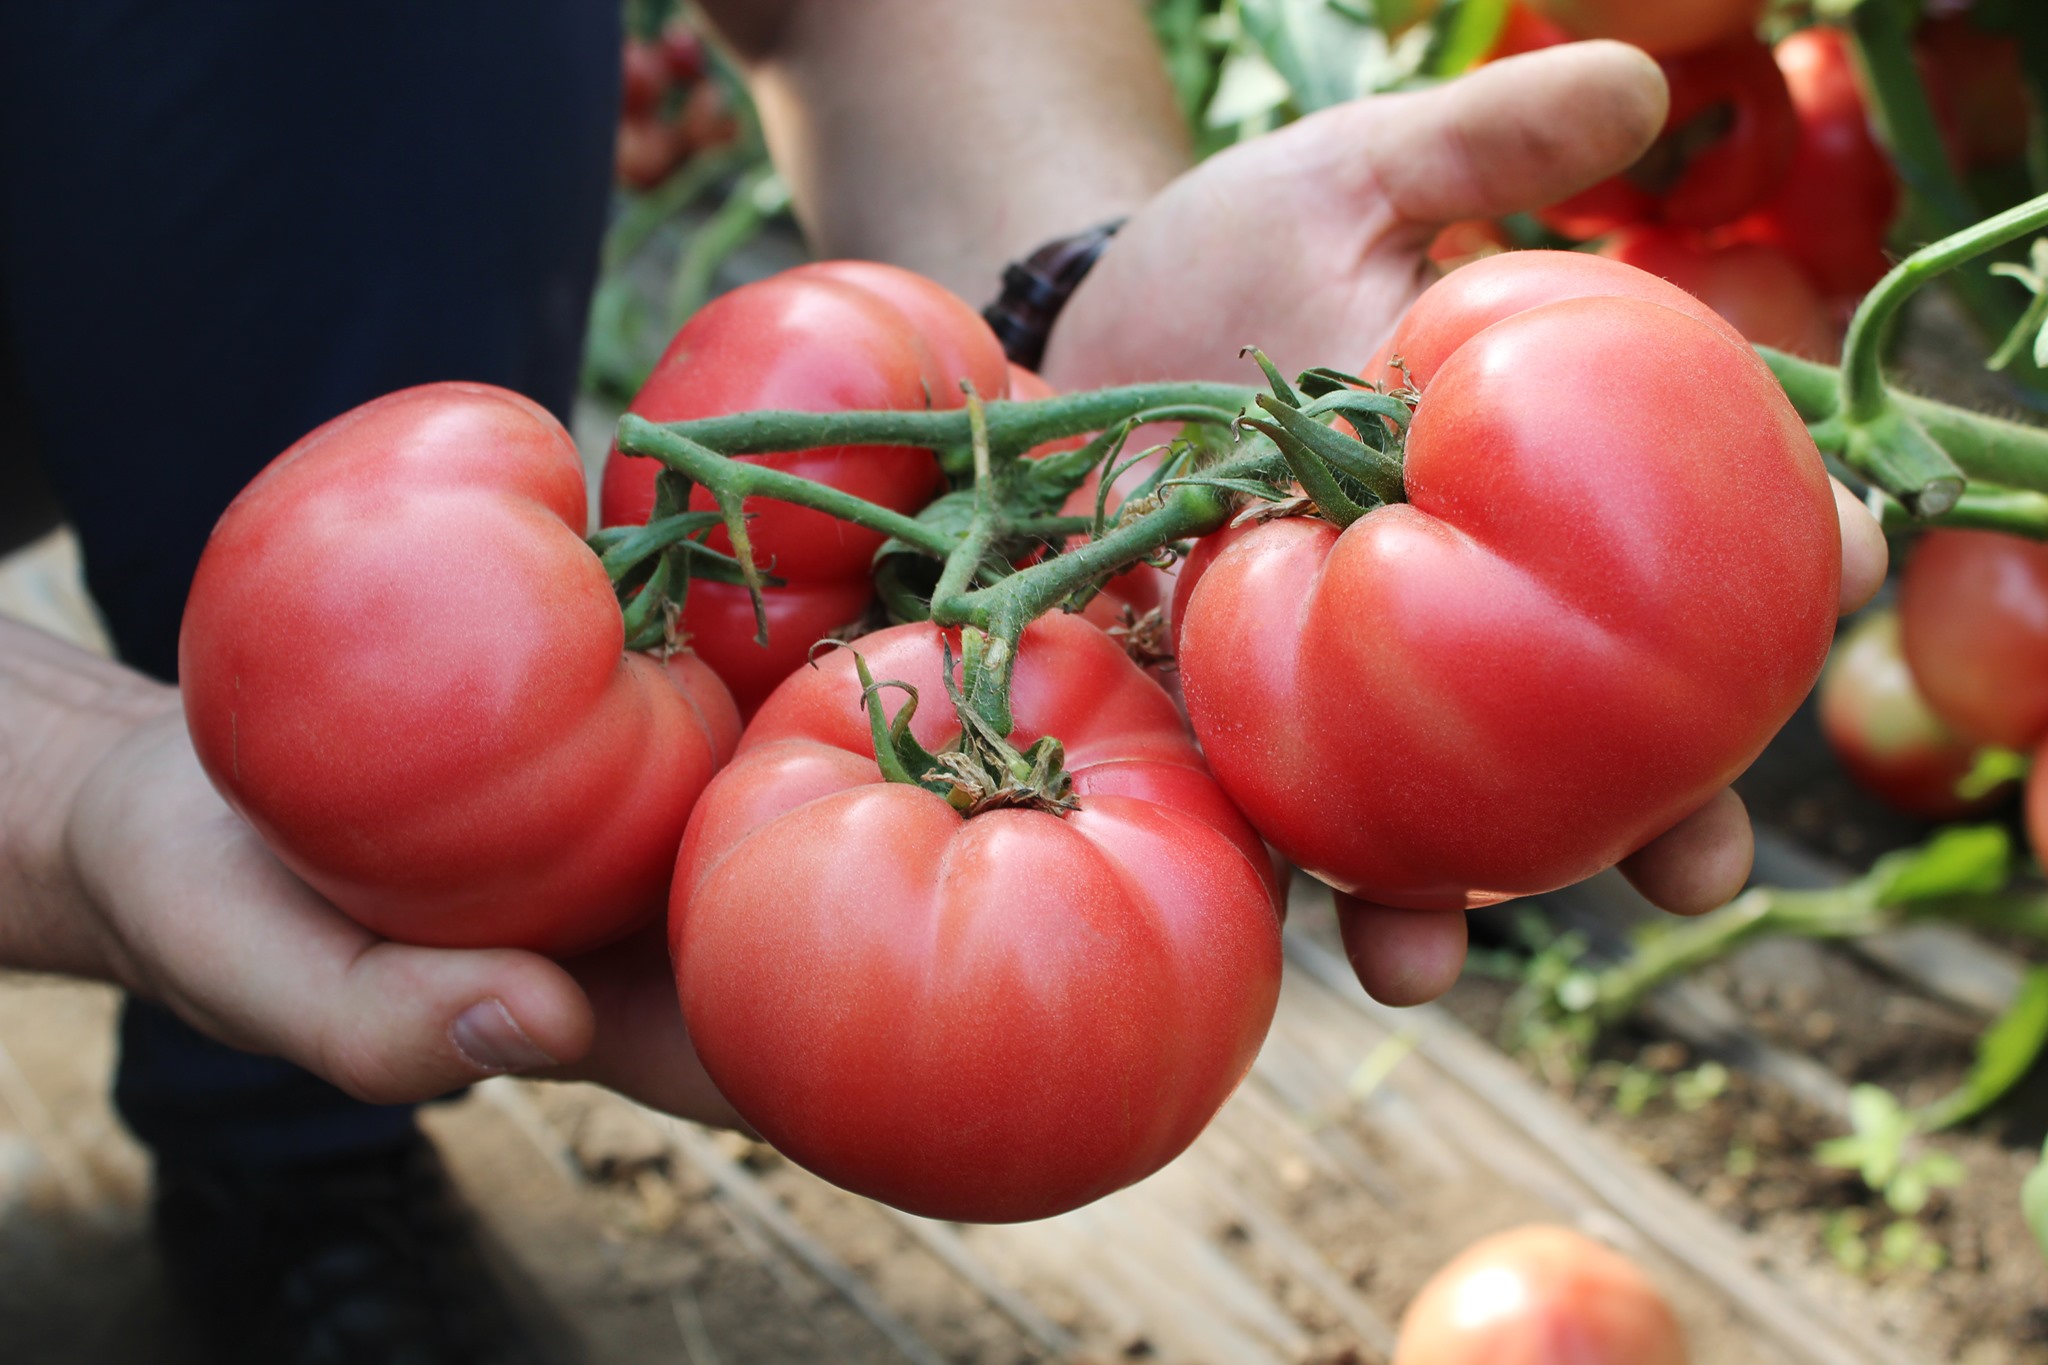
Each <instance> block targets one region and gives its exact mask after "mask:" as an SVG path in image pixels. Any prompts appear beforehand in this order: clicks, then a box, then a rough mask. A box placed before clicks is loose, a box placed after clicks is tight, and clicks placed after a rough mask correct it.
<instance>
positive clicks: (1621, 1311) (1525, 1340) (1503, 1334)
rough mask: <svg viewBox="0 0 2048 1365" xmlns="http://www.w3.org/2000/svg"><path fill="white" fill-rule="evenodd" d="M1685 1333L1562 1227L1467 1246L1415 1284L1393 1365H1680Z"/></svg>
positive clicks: (1632, 1274) (1645, 1291) (1627, 1270)
mask: <svg viewBox="0 0 2048 1365" xmlns="http://www.w3.org/2000/svg"><path fill="white" fill-rule="evenodd" d="M1686 1359H1687V1356H1686V1350H1685V1333H1684V1331H1683V1329H1682V1328H1680V1327H1679V1325H1678V1318H1677V1317H1676V1315H1674V1314H1673V1313H1672V1311H1671V1305H1670V1304H1669V1303H1668V1302H1666V1301H1665V1298H1664V1296H1663V1294H1662V1293H1660V1292H1659V1291H1658V1289H1657V1286H1656V1285H1655V1284H1654V1283H1652V1282H1651V1280H1650V1277H1649V1276H1647V1275H1645V1274H1644V1273H1643V1272H1642V1270H1641V1269H1639V1268H1638V1267H1637V1266H1636V1265H1635V1263H1634V1262H1632V1261H1630V1260H1629V1259H1628V1258H1626V1257H1625V1256H1622V1255H1621V1254H1620V1253H1618V1252H1615V1251H1610V1250H1609V1249H1608V1248H1606V1247H1604V1246H1602V1245H1600V1243H1598V1242H1595V1241H1593V1240H1592V1239H1591V1238H1589V1237H1584V1236H1581V1235H1580V1234H1579V1233H1576V1232H1573V1231H1572V1230H1571V1229H1569V1228H1559V1227H1526V1228H1517V1229H1515V1230H1514V1231H1512V1232H1503V1233H1500V1234H1498V1235H1496V1236H1493V1237H1489V1238H1487V1239H1486V1240H1484V1241H1482V1242H1478V1243H1475V1244H1474V1245H1473V1246H1471V1247H1470V1248H1468V1249H1467V1250H1466V1251H1465V1252H1464V1253H1463V1254H1462V1255H1460V1256H1459V1257H1458V1258H1457V1259H1456V1260H1454V1261H1452V1262H1451V1263H1450V1264H1449V1265H1447V1266H1445V1267H1444V1268H1443V1269H1442V1270H1440V1271H1438V1272H1437V1273H1436V1274H1435V1276H1433V1277H1432V1278H1431V1279H1430V1281H1429V1283H1428V1284H1426V1285H1424V1286H1423V1287H1422V1292H1421V1293H1420V1294H1418V1295H1416V1296H1415V1301H1414V1302H1413V1303H1411V1304H1410V1305H1409V1306H1408V1312H1407V1313H1406V1314H1405V1315H1404V1316H1403V1317H1402V1319H1401V1341H1400V1345H1399V1346H1398V1347H1396V1348H1395V1351H1394V1365H1686Z"/></svg>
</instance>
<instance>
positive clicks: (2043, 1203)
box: [2020, 1146, 2048, 1256]
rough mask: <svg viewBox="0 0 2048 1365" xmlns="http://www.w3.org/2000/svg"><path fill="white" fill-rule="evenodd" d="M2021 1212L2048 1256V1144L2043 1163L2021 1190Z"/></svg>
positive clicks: (2042, 1153)
mask: <svg viewBox="0 0 2048 1365" xmlns="http://www.w3.org/2000/svg"><path fill="white" fill-rule="evenodd" d="M2020 1212H2021V1213H2023V1214H2024V1215H2025V1216H2026V1220H2027V1226H2028V1227H2030V1228H2032V1229H2033V1230H2034V1240H2035V1241H2037V1242H2039V1243H2040V1244H2041V1254H2042V1255H2043V1256H2048V1146H2043V1147H2042V1148H2041V1164H2040V1165H2038V1166H2036V1167H2035V1168H2034V1173H2033V1174H2032V1175H2030V1176H2028V1177H2027V1183H2026V1184H2025V1185H2024V1186H2023V1187H2022V1188H2021V1190H2020Z"/></svg>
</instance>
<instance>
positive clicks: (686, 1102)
mask: <svg viewBox="0 0 2048 1365" xmlns="http://www.w3.org/2000/svg"><path fill="white" fill-rule="evenodd" d="M567 966H568V968H569V970H570V972H572V973H573V974H574V975H575V977H576V979H577V981H578V982H579V983H580V984H581V985H582V986H583V989H584V991H585V992H586V993H587V994H588V996H589V998H590V1003H591V1007H592V1009H593V1010H594V1011H595V1012H596V1018H597V1032H596V1040H595V1041H594V1042H593V1043H592V1045H591V1048H590V1051H589V1053H588V1054H586V1055H585V1056H584V1057H583V1059H582V1060H581V1061H579V1062H577V1063H576V1064H575V1065H573V1066H566V1067H562V1068H560V1069H559V1070H556V1071H553V1072H550V1073H548V1074H549V1075H552V1076H555V1077H559V1078H560V1079H562V1080H577V1081H593V1082H595V1083H596V1084H598V1085H602V1086H606V1087H608V1088H610V1089H612V1090H616V1091H618V1092H619V1093H620V1094H622V1095H628V1096H631V1097H632V1098H633V1099H636V1100H638V1101H639V1102H640V1103H642V1104H645V1105H648V1106H650V1107H652V1108H655V1109H660V1110H662V1111H663V1112H665V1113H670V1114H674V1115H676V1116H678V1117H680V1118H686V1119H694V1120H695V1121H696V1122H698V1123H706V1124H712V1125H715V1126H717V1127H721V1128H737V1129H739V1130H740V1131H742V1132H747V1131H750V1130H749V1129H748V1128H747V1125H746V1123H745V1121H744V1120H742V1119H741V1118H740V1116H739V1114H738V1112H737V1111H736V1110H734V1109H733V1107H732V1105H731V1104H729V1103H728V1102H727V1101H726V1098H725V1096H724V1095H722V1094H720V1093H719V1091H718V1087H717V1086H716V1085H714V1084H713V1083H712V1081H711V1077H710V1075H709V1074H708V1073H707V1072H706V1071H705V1070H704V1063H703V1062H701V1061H699V1060H698V1058H697V1050H696V1048H694V1047H693V1046H691V1043H690V1035H689V1031H688V1029H687V1028H685V1026H684V1024H683V1011H682V1007H681V1005H679V1004H678V1003H677V1000H676V979H675V973H674V971H673V970H672V969H671V968H670V966H669V957H668V942H667V934H666V926H665V925H663V924H661V923H659V922H657V923H655V924H652V925H649V926H648V927H647V928H646V929H645V930H643V931H641V932H640V933H638V934H634V935H632V936H631V937H629V938H627V939H624V940H623V941H621V942H619V943H615V944H613V945H612V946H610V947H608V948H601V949H599V950H598V951H597V952H594V953H588V954H586V955H584V956H583V957H580V958H575V959H573V960H571V961H570V962H569V963H568V964H567Z"/></svg>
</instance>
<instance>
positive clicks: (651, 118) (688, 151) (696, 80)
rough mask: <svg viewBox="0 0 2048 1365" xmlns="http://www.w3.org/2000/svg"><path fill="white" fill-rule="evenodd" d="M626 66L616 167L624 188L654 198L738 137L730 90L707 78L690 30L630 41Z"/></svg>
mask: <svg viewBox="0 0 2048 1365" xmlns="http://www.w3.org/2000/svg"><path fill="white" fill-rule="evenodd" d="M620 66H621V82H620V84H621V97H620V111H619V132H618V139H617V143H616V145H615V148H614V152H613V162H614V169H615V173H616V175H617V177H618V180H619V182H620V183H621V184H623V185H626V186H628V187H630V188H632V189H636V190H651V189H653V188H654V187H655V186H656V185H658V184H660V183H661V182H662V181H663V180H665V179H667V178H668V176H669V174H670V173H671V172H673V171H674V170H675V169H676V167H678V166H680V165H682V164H683V163H684V162H685V161H687V160H689V159H690V157H691V156H692V155H694V154H695V153H697V152H700V151H704V150H706V149H708V148H711V147H721V146H724V145H725V144H727V143H729V142H731V141H732V140H733V139H734V138H735V137H737V136H738V135H739V123H738V120H736V119H735V118H734V117H733V113H732V110H731V108H730V107H728V105H727V102H726V97H725V92H724V90H722V89H721V88H720V87H719V85H718V83H717V82H716V81H712V80H707V79H706V78H705V77H706V69H707V68H706V63H705V60H704V49H703V45H702V44H701V43H700V42H699V41H698V39H697V35H696V34H695V33H693V32H691V31H690V28H689V26H688V24H687V23H683V22H680V21H678V22H675V23H671V24H670V25H669V26H668V27H667V28H665V29H664V30H663V31H662V34H661V37H660V38H659V39H657V40H653V41H649V40H646V39H641V38H628V39H626V40H625V43H624V44H623V45H622V48H621V51H620Z"/></svg>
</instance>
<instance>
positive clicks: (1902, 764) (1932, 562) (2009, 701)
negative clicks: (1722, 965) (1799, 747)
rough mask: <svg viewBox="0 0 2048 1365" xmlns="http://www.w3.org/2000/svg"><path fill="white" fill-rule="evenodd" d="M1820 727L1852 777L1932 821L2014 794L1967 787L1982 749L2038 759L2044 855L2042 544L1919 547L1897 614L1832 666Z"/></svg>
mask: <svg viewBox="0 0 2048 1365" xmlns="http://www.w3.org/2000/svg"><path fill="white" fill-rule="evenodd" d="M1820 720H1821V727H1822V731H1823V733H1825V734H1826V736H1827V737H1828V740H1829V743H1830V744H1831V745H1832V746H1833V748H1834V750H1835V752H1836V754H1837V755H1838V756H1839V757H1840V758H1841V760H1842V763H1843V766H1844V767H1846V768H1847V769H1848V770H1849V772H1850V774H1851V775H1852V776H1854V777H1855V778H1856V779H1857V780H1858V781H1859V782H1860V783H1861V784H1862V785H1863V786H1865V787H1866V788H1868V789H1869V790H1870V791H1872V792H1874V793H1875V794H1876V795H1878V796H1879V797H1882V798H1883V799H1884V800H1886V801H1887V802H1889V803H1891V804H1892V805H1894V806H1896V807H1898V808H1899V809H1901V810H1903V811H1905V812H1907V813H1909V814H1912V815H1917V816H1920V817H1921V818H1923V819H1928V820H1951V819H1956V818H1959V817H1962V816H1968V815H1975V814H1981V813H1983V812H1985V811H1989V810H1992V809H1994V808H1996V807H1997V806H1998V805H1999V804H2001V803H2002V802H2003V801H2004V800H2005V799H2006V798H2007V797H2008V796H2009V795H2010V788H2009V784H2005V785H1992V784H1991V783H1988V782H1987V783H1984V784H1983V785H1984V787H1985V789H1984V790H1960V789H1959V788H1961V787H1962V784H1963V783H1964V781H1965V779H1966V778H1969V777H1970V776H1971V775H1972V774H1973V773H1975V772H1978V771H1979V770H1980V764H1981V762H1982V756H1983V754H1984V751H1985V750H1986V749H1987V748H1988V749H2004V750H2010V751H2014V752H2015V753H2017V754H2019V755H2022V756H2028V755H2030V756H2033V758H2034V762H2033V767H2032V772H2033V776H2032V778H2031V780H2030V781H2029V783H2028V786H2027V793H2026V796H2027V823H2028V830H2029V833H2030V835H2031V837H2032V840H2033V844H2034V847H2035V849H2036V850H2044V849H2048V774H2044V768H2048V764H2044V763H2043V762H2042V761H2041V756H2040V754H2041V751H2042V750H2043V748H2044V745H2048V546H2043V545H2041V544H2040V543H2039V542H2037V541H2032V540H2025V539H2022V538H2021V537H2018V536H2011V535H2005V534H2003V533H2001V532H1996V531H1934V532H1930V533H1929V534H1927V535H1925V536H1923V537H1921V538H1920V540H1919V541H1918V542H1917V543H1916V544H1915V545H1914V547H1913V551H1912V556H1911V558H1909V559H1908V560H1907V563H1906V569H1905V573H1904V575H1903V576H1902V577H1901V580H1900V585H1899V598H1898V606H1897V608H1896V609H1895V610H1892V609H1887V610H1883V611H1875V612H1872V613H1870V615H1869V616H1868V618H1867V619H1866V620H1864V621H1863V622H1861V623H1860V624H1859V625H1858V626H1857V627H1856V628H1855V629H1854V630H1853V631H1851V632H1850V633H1849V634H1848V635H1846V636H1845V637H1844V638H1843V641H1842V643H1841V645H1840V646H1839V647H1838V648H1837V650H1836V653H1835V656H1834V658H1833V659H1831V660H1830V662H1829V665H1828V669H1827V673H1826V676H1825V677H1824V678H1823V680H1822V684H1821V691H1820Z"/></svg>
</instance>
